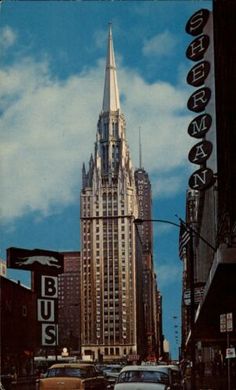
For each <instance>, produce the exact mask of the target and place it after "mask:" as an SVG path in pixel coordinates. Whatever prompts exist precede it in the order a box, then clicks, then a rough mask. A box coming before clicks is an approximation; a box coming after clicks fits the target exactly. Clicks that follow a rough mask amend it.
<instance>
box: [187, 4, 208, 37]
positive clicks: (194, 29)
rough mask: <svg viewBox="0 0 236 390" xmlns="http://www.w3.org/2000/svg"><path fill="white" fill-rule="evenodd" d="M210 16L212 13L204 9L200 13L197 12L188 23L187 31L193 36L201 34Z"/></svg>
mask: <svg viewBox="0 0 236 390" xmlns="http://www.w3.org/2000/svg"><path fill="white" fill-rule="evenodd" d="M209 15H210V11H209V10H208V9H205V8H202V9H200V10H199V11H197V12H195V13H194V14H193V15H192V16H191V18H190V19H189V20H188V21H187V24H186V27H185V31H186V32H187V33H188V34H190V35H193V36H196V35H199V34H201V33H202V31H203V29H204V27H205V25H206V24H207V22H208V19H209Z"/></svg>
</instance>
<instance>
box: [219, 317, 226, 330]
mask: <svg viewBox="0 0 236 390" xmlns="http://www.w3.org/2000/svg"><path fill="white" fill-rule="evenodd" d="M226 331H227V328H226V314H221V315H220V332H221V333H224V332H226Z"/></svg>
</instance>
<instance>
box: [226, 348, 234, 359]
mask: <svg viewBox="0 0 236 390" xmlns="http://www.w3.org/2000/svg"><path fill="white" fill-rule="evenodd" d="M225 357H226V359H232V358H235V357H236V354H235V348H226V354H225Z"/></svg>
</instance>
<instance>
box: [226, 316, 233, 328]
mask: <svg viewBox="0 0 236 390" xmlns="http://www.w3.org/2000/svg"><path fill="white" fill-rule="evenodd" d="M226 326H227V332H233V313H227V314H226Z"/></svg>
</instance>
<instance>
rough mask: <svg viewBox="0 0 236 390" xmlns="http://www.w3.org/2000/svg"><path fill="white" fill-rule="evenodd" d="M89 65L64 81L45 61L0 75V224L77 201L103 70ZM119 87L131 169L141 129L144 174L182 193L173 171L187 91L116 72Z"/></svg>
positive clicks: (180, 158)
mask: <svg viewBox="0 0 236 390" xmlns="http://www.w3.org/2000/svg"><path fill="white" fill-rule="evenodd" d="M95 65H96V66H95V67H94V68H91V69H89V70H87V71H84V72H83V73H82V74H80V75H76V76H71V77H69V78H68V79H66V80H64V81H63V82H62V81H60V80H57V79H56V78H55V76H53V75H52V74H51V73H50V70H49V66H48V64H47V62H46V61H42V62H41V63H40V62H39V61H37V62H35V61H34V60H33V59H30V58H27V59H24V60H22V61H18V63H17V64H13V65H12V66H11V67H8V69H2V70H1V74H0V77H1V80H2V88H1V91H0V110H1V112H2V115H1V117H0V127H1V129H2V130H1V132H2V133H1V152H0V153H1V156H0V159H1V167H0V177H1V208H2V211H1V213H2V218H3V219H11V218H15V217H20V216H22V215H24V214H25V213H27V212H29V211H39V212H41V213H42V214H43V215H48V214H50V213H53V212H54V211H55V208H57V207H58V206H60V207H63V206H67V205H69V204H71V203H72V202H75V201H79V191H80V182H81V167H82V163H83V161H85V162H86V163H87V162H88V160H89V156H90V154H91V153H93V151H94V150H93V149H94V142H95V135H96V124H97V120H98V115H99V112H100V110H101V105H102V93H103V81H104V66H105V64H104V61H99V62H98V63H97V64H95ZM118 83H119V89H120V92H122V94H123V95H124V98H125V102H124V103H123V106H122V110H123V112H124V114H125V117H126V122H127V138H128V142H129V144H130V149H131V156H132V158H133V160H134V161H135V165H136V166H137V165H138V161H137V160H138V128H139V126H141V131H142V139H143V141H142V144H143V162H144V165H145V169H146V170H147V171H148V172H149V173H150V174H154V175H155V176H157V171H158V174H160V178H161V179H160V180H161V181H162V184H163V181H164V184H165V186H166V189H165V191H166V192H171V191H172V192H173V188H174V189H175V191H176V192H177V191H178V189H179V190H181V191H182V188H180V182H181V180H180V179H179V177H178V175H177V174H174V173H173V172H176V168H178V167H179V168H181V167H182V166H184V164H185V159H186V155H187V151H188V150H189V146H188V144H189V141H188V139H189V138H190V137H188V136H187V135H186V128H187V123H188V121H189V118H188V115H186V114H185V115H183V112H182V110H183V108H184V107H185V105H186V101H187V97H186V93H185V91H183V90H181V89H178V88H174V87H173V86H171V85H170V84H167V83H161V82H159V83H155V84H152V85H149V84H147V83H146V82H145V81H144V80H143V79H142V78H141V77H140V76H139V75H138V74H136V73H135V72H133V71H131V70H129V69H124V68H122V66H121V67H119V70H118ZM133 140H135V142H133ZM166 174H167V175H168V177H166ZM175 176H176V177H175ZM154 187H155V188H154V190H155V192H156V191H157V193H159V194H160V193H161V192H162V191H163V190H162V188H163V185H161V184H160V181H157V183H156V184H155V185H154ZM164 195H165V194H164Z"/></svg>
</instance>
